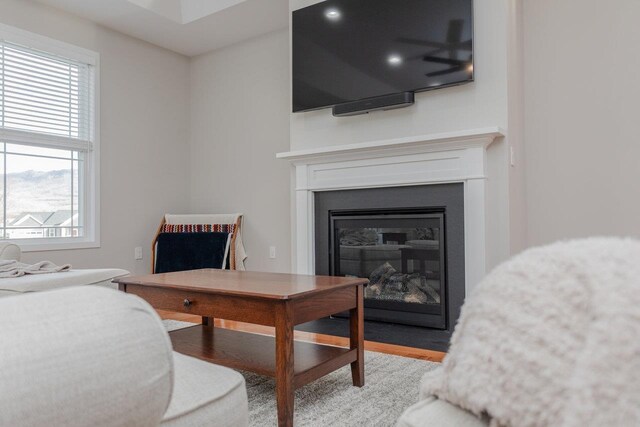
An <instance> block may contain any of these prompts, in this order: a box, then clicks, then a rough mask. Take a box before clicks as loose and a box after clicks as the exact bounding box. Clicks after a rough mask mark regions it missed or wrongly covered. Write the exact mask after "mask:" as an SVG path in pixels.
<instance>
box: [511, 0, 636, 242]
mask: <svg viewBox="0 0 640 427" xmlns="http://www.w3.org/2000/svg"><path fill="white" fill-rule="evenodd" d="M638 16H640V2H638V1H637V0H616V1H615V2H604V1H601V0H526V1H525V5H524V30H525V33H524V36H525V45H524V46H525V143H526V150H527V153H526V159H527V160H526V162H527V167H526V170H527V176H526V181H527V199H528V200H527V201H528V209H527V210H528V227H527V233H528V240H529V244H531V245H538V244H543V243H547V242H551V241H553V240H556V239H563V238H572V237H581V236H591V235H605V234H606V235H609V234H611V235H634V236H640V222H639V219H640V191H639V190H638V185H639V184H640V143H639V139H640V138H639V135H640V120H639V119H638V117H639V113H640V110H639V108H638V105H639V102H640V72H639V71H638V70H640V55H638V46H639V45H640V31H638V22H637V20H638Z"/></svg>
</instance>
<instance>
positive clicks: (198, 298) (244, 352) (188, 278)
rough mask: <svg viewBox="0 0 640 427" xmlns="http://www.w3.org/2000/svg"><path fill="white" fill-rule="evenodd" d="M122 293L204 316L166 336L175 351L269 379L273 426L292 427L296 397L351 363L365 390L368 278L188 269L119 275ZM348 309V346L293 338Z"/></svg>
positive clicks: (356, 380) (354, 376)
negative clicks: (253, 327) (253, 329)
mask: <svg viewBox="0 0 640 427" xmlns="http://www.w3.org/2000/svg"><path fill="white" fill-rule="evenodd" d="M115 282H116V283H118V284H119V288H120V290H121V291H124V292H127V293H131V294H135V295H138V296H140V297H142V298H144V299H145V300H147V301H148V302H149V303H150V304H151V305H152V306H153V307H154V308H157V309H162V310H170V311H176V312H181V313H189V314H196V315H199V316H203V324H202V325H197V326H193V327H190V328H185V329H180V330H177V331H174V332H171V333H170V334H169V335H170V336H171V341H172V343H173V348H174V350H176V351H178V352H180V353H183V354H187V355H189V356H193V357H197V358H199V359H202V360H206V361H209V362H213V363H216V364H219V365H224V366H228V367H230V368H235V369H241V370H246V371H251V372H255V373H257V374H261V375H267V376H271V377H275V380H276V398H277V402H278V425H280V426H292V425H293V408H294V391H295V390H296V389H297V388H299V387H302V386H303V385H305V384H308V383H310V382H311V381H314V380H316V379H318V378H320V377H322V376H324V375H327V374H329V373H330V372H333V371H335V370H336V369H338V368H340V367H342V366H345V365H347V364H351V376H352V379H353V385H354V386H357V387H362V386H363V385H364V341H363V340H364V311H363V310H364V306H363V286H364V285H365V284H366V283H367V282H368V281H367V280H366V279H358V278H346V277H329V276H302V275H292V274H277V273H256V272H246V271H228V270H211V269H208V270H193V271H183V272H176V273H164V274H152V275H147V276H139V277H122V278H119V279H116V280H115ZM346 310H349V311H350V313H351V319H350V329H351V331H350V332H351V338H350V347H349V348H342V347H332V346H326V345H320V344H312V343H307V342H299V341H295V342H294V339H293V328H294V326H295V325H299V324H301V323H305V322H309V321H311V320H316V319H320V318H323V317H327V316H329V315H331V314H335V313H339V312H342V311H346ZM216 317H217V318H220V319H227V320H235V321H239V322H247V323H254V324H258V325H266V326H275V339H274V338H273V337H269V336H264V335H259V334H252V333H247V332H239V331H232V330H228V329H222V328H216V327H214V322H213V319H214V318H216Z"/></svg>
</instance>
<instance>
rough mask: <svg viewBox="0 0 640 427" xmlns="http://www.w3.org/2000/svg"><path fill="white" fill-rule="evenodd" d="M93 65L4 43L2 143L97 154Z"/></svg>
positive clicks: (0, 57) (0, 59)
mask: <svg viewBox="0 0 640 427" xmlns="http://www.w3.org/2000/svg"><path fill="white" fill-rule="evenodd" d="M93 87H94V84H93V70H92V65H90V64H85V63H82V62H78V61H75V60H72V59H67V58H64V57H62V56H56V55H53V54H50V53H46V52H43V51H39V50H36V49H33V48H30V47H26V46H21V45H19V44H14V43H11V42H9V41H6V40H0V140H2V141H4V142H7V143H14V144H21V145H31V146H39V147H48V148H58V149H70V150H76V151H80V152H88V151H91V150H92V148H93V145H92V142H93V138H94V130H93V113H94V112H93V104H94V102H93V101H94V100H93V96H94V94H93Z"/></svg>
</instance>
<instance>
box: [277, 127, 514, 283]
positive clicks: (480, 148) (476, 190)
mask: <svg viewBox="0 0 640 427" xmlns="http://www.w3.org/2000/svg"><path fill="white" fill-rule="evenodd" d="M503 136H504V132H503V131H502V129H500V128H499V127H491V128H483V129H475V130H466V131H460V132H450V133H443V134H433V135H421V136H413V137H407V138H400V139H393V140H384V141H373V142H366V143H359V144H349V145H340V146H328V147H323V148H319V149H310V150H301V151H290V152H287V153H279V154H277V158H279V159H286V160H289V161H291V162H292V164H293V166H294V167H295V185H294V188H295V202H294V203H295V228H294V232H295V247H294V250H293V253H294V264H293V265H294V266H295V270H296V272H297V273H299V274H313V273H314V271H315V265H314V264H315V254H314V247H315V246H314V228H315V227H314V206H313V203H314V195H313V193H314V192H317V191H335V190H347V189H358V188H373V187H395V186H407V185H426V184H440V183H452V182H461V183H463V184H464V204H465V215H464V226H465V277H466V278H465V283H466V290H467V292H468V291H469V289H470V287H471V286H472V285H473V284H475V283H477V282H478V281H479V280H480V279H482V277H484V275H485V272H486V256H487V253H486V252H487V250H488V247H487V242H486V236H487V234H488V230H487V221H486V216H487V213H488V209H489V208H490V207H489V206H487V197H486V181H487V176H488V174H489V173H490V172H489V171H488V170H487V169H488V164H487V148H488V147H489V145H491V143H493V141H495V140H496V138H500V137H503ZM505 197H506V195H505Z"/></svg>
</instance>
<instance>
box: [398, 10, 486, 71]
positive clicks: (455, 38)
mask: <svg viewBox="0 0 640 427" xmlns="http://www.w3.org/2000/svg"><path fill="white" fill-rule="evenodd" d="M463 31H464V20H463V19H452V20H451V21H449V25H448V28H447V38H446V42H445V43H442V42H434V41H429V40H420V39H412V38H408V37H401V38H399V39H398V41H399V42H400V43H406V44H413V45H418V46H426V47H430V48H433V50H431V51H429V52H427V53H426V54H421V55H418V56H414V57H412V58H408V60H416V59H422V60H423V61H425V62H431V63H435V64H443V65H449V66H450V67H449V68H447V69H444V70H440V71H434V72H432V73H428V74H426V76H427V77H438V76H443V75H445V74H452V73H456V72H458V71H463V70H469V71H471V70H472V67H473V63H472V62H471V60H472V56H471V52H472V50H473V46H472V40H471V39H469V40H462V33H463ZM459 51H468V52H469V59H468V60H466V61H465V60H461V59H457V58H458V52H459ZM442 53H445V56H440V54H442Z"/></svg>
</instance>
